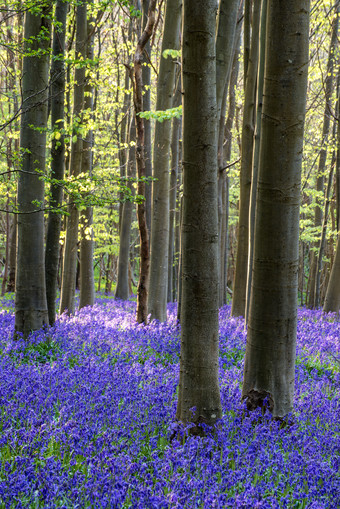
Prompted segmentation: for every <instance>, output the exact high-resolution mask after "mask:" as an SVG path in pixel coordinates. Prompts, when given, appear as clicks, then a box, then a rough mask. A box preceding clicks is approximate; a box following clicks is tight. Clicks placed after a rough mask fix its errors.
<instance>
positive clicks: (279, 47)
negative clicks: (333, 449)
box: [242, 0, 309, 417]
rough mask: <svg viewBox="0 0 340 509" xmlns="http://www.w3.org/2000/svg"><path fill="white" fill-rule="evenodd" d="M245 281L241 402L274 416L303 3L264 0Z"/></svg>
mask: <svg viewBox="0 0 340 509" xmlns="http://www.w3.org/2000/svg"><path fill="white" fill-rule="evenodd" d="M267 15H268V19H267V38H266V62H265V77H264V94H263V97H264V100H263V115H262V127H261V128H262V134H261V141H260V145H261V146H260V161H259V180H258V188H257V208H256V221H255V247H254V262H253V278H252V289H251V298H250V310H249V322H248V337H247V347H246V356H245V367H244V380H243V391H242V394H243V398H247V406H248V408H249V409H250V410H251V409H254V408H255V407H256V406H261V405H263V404H265V403H264V400H265V399H266V400H267V404H268V406H269V409H270V410H271V411H272V413H273V415H274V416H275V417H284V416H285V415H286V414H288V413H289V412H290V411H291V410H292V405H293V396H294V374H295V349H296V324H297V287H298V266H299V248H298V247H299V243H298V241H299V206H300V181H301V161H302V146H303V129H304V116H305V104H306V89H307V70H308V38H309V1H308V0H286V1H285V2H277V1H276V0H269V2H268V14H267Z"/></svg>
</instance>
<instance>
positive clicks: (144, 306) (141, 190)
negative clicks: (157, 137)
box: [133, 0, 157, 323]
mask: <svg viewBox="0 0 340 509" xmlns="http://www.w3.org/2000/svg"><path fill="white" fill-rule="evenodd" d="M156 3H157V2H156V0H150V6H149V10H148V21H147V24H146V26H145V29H144V31H143V33H142V35H141V37H140V39H139V41H138V44H137V48H136V51H135V56H134V80H133V103H134V111H135V122H136V161H137V176H138V182H137V194H138V195H139V196H141V197H142V199H141V200H140V201H139V202H138V204H137V220H138V229H139V237H140V269H139V281H138V287H137V322H138V323H147V321H148V290H149V268H150V254H149V232H148V227H147V223H146V209H145V156H144V119H143V118H142V117H141V116H140V115H139V113H141V112H142V111H143V93H142V92H143V77H142V59H143V51H144V48H145V45H146V44H147V42H148V40H149V39H150V37H151V35H152V30H153V27H154V24H155V11H156Z"/></svg>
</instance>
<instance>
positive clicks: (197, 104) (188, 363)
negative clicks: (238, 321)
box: [176, 0, 221, 433]
mask: <svg viewBox="0 0 340 509" xmlns="http://www.w3.org/2000/svg"><path fill="white" fill-rule="evenodd" d="M215 7H216V2H215V1H214V0H184V23H183V43H182V44H183V45H182V56H183V94H184V95H183V166H184V204H183V205H184V208H183V223H182V242H183V249H182V262H183V269H182V270H183V272H182V282H183V290H182V312H181V329H182V331H181V361H180V381H179V394H178V404H177V414H176V417H177V419H178V420H179V421H181V422H183V423H187V422H194V423H195V424H196V425H198V424H199V423H205V424H208V425H214V424H215V423H216V421H217V420H218V419H220V417H221V401H220V391H219V383H218V354H219V348H218V290H219V282H218V217H217V133H216V124H217V107H216V81H215V80H216V61H215V36H214V27H215ZM203 34H204V35H203ZM191 431H192V432H194V433H195V432H197V433H200V432H202V430H200V429H198V427H197V426H196V427H195V428H194V429H193V430H191Z"/></svg>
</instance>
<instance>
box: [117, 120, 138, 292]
mask: <svg viewBox="0 0 340 509" xmlns="http://www.w3.org/2000/svg"><path fill="white" fill-rule="evenodd" d="M135 133H136V126H135V121H134V118H133V117H132V119H131V125H130V149H129V159H128V163H127V173H126V177H127V182H126V185H127V187H128V189H129V191H130V195H131V198H132V197H133V194H134V188H133V178H134V177H135V175H136V150H135V147H134V145H131V143H132V142H135V141H136V136H135ZM133 208H134V205H133V202H132V201H131V200H125V201H124V203H123V212H122V221H121V228H120V234H119V257H118V279H117V286H116V293H115V299H122V300H127V299H128V298H129V296H130V290H129V266H130V238H131V223H132V211H133Z"/></svg>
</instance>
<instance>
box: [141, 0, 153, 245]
mask: <svg viewBox="0 0 340 509" xmlns="http://www.w3.org/2000/svg"><path fill="white" fill-rule="evenodd" d="M149 3H150V2H149V0H142V13H143V15H142V27H143V30H144V28H145V26H146V23H147V20H148V10H149ZM144 55H146V58H145V59H144V64H143V70H142V75H143V87H144V95H143V109H144V111H150V110H151V68H150V64H149V62H150V58H151V45H150V40H149V41H148V42H147V43H146V45H145V48H144ZM144 157H145V176H146V177H147V178H151V177H152V144H151V120H148V119H146V118H145V119H144ZM145 209H146V224H147V227H148V231H149V237H150V233H151V211H152V184H151V181H149V182H147V183H146V185H145Z"/></svg>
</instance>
